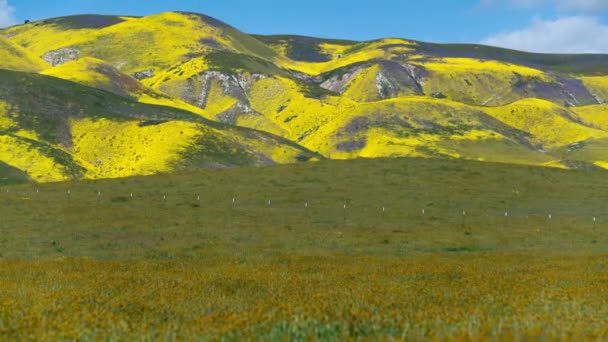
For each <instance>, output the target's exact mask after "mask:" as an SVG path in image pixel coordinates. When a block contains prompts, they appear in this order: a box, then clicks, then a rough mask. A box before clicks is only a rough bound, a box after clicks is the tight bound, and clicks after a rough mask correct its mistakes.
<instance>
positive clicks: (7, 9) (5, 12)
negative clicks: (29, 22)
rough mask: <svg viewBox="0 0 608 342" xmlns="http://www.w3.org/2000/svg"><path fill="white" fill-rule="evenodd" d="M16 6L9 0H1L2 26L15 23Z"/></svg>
mask: <svg viewBox="0 0 608 342" xmlns="http://www.w3.org/2000/svg"><path fill="white" fill-rule="evenodd" d="M14 15H15V8H14V7H12V6H11V5H9V4H8V0H0V27H6V26H11V25H15V24H16V23H17V19H15V16H14Z"/></svg>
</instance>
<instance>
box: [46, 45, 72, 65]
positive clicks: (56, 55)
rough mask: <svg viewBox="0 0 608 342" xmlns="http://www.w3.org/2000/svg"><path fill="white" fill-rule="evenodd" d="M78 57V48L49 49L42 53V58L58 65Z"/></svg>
mask: <svg viewBox="0 0 608 342" xmlns="http://www.w3.org/2000/svg"><path fill="white" fill-rule="evenodd" d="M79 57H80V50H78V49H76V48H73V47H67V48H61V49H57V50H53V51H49V52H47V53H45V54H44V55H42V59H43V60H45V61H46V62H47V63H49V64H50V65H52V66H58V65H62V64H65V63H67V62H71V61H75V60H77V59H78V58H79Z"/></svg>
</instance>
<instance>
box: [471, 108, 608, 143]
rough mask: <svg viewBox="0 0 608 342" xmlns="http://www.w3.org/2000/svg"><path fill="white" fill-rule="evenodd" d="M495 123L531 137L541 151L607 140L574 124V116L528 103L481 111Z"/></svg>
mask: <svg viewBox="0 0 608 342" xmlns="http://www.w3.org/2000/svg"><path fill="white" fill-rule="evenodd" d="M483 110H484V111H485V112H487V113H488V114H490V115H492V116H493V117H495V118H496V119H498V120H500V121H502V122H504V123H506V124H508V125H510V126H512V127H515V128H517V129H519V130H522V131H524V132H528V133H530V134H531V135H532V136H534V141H536V142H537V143H538V144H540V145H542V146H543V147H544V148H555V147H559V146H564V145H569V144H572V143H575V142H579V141H583V140H587V139H597V138H605V137H608V133H607V132H605V131H602V130H599V129H596V128H592V127H589V126H587V125H585V124H584V122H582V121H580V122H578V121H579V120H578V118H577V115H576V114H574V113H573V112H571V111H569V110H567V109H566V108H563V107H559V106H557V105H555V104H553V103H550V102H547V101H543V100H538V99H528V100H522V101H518V102H515V103H513V104H510V105H508V106H503V107H494V108H484V109H483Z"/></svg>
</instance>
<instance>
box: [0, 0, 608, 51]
mask: <svg viewBox="0 0 608 342" xmlns="http://www.w3.org/2000/svg"><path fill="white" fill-rule="evenodd" d="M170 10H186V11H193V12H201V13H205V14H207V15H210V16H213V17H215V18H218V19H220V20H223V21H225V22H227V23H229V24H231V25H233V26H235V27H237V28H239V29H241V30H243V31H245V32H249V33H260V34H278V33H289V34H301V35H310V36H318V37H332V38H345V39H353V40H368V39H374V38H380V37H403V38H410V39H417V40H423V41H432V42H442V43H447V42H468V43H477V42H481V43H486V44H492V45H499V46H506V47H511V48H517V49H522V50H529V51H538V52H607V53H608V39H607V38H605V37H608V0H425V1H418V0H417V1H408V0H375V1H370V0H306V1H297V0H290V1H285V0H282V1H281V0H171V1H167V0H86V1H84V0H59V1H49V0H0V26H7V25H11V24H15V23H19V22H22V21H23V20H25V19H30V20H37V19H43V18H49V17H56V16H63V15H71V14H82V13H99V14H127V15H150V14H154V13H159V12H163V11H170Z"/></svg>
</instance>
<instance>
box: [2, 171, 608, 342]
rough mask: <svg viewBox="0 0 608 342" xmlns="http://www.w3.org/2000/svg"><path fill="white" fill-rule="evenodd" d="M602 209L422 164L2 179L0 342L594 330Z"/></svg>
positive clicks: (592, 191) (584, 196) (492, 177)
mask: <svg viewBox="0 0 608 342" xmlns="http://www.w3.org/2000/svg"><path fill="white" fill-rule="evenodd" d="M131 192H132V193H133V197H131V196H130V193H131ZM165 196H166V197H165ZM232 198H236V201H235V202H236V203H235V204H232ZM269 200H270V205H269V204H268V201H269ZM305 203H308V206H305V205H304V204H305ZM345 203H347V204H348V205H347V208H346V210H345V209H344V206H343V205H344V204H345ZM607 203H608V185H607V184H606V176H605V173H603V172H571V171H561V170H551V169H541V168H529V167H518V166H505V165H501V164H489V163H470V162H462V161H433V160H422V159H420V160H418V159H404V160H369V161H367V160H360V161H347V162H320V163H311V164H306V165H289V166H280V167H270V168H251V169H248V168H244V169H235V170H223V171H205V172H197V173H192V174H182V175H162V176H155V177H144V178H131V179H120V180H108V181H100V182H86V181H84V182H74V183H59V184H45V185H43V186H39V185H32V184H26V185H20V186H5V187H3V188H1V189H0V340H1V341H23V340H26V341H27V340H32V341H56V340H59V341H157V340H164V341H174V340H177V341H181V340H186V341H188V340H222V339H223V340H271V341H284V340H294V341H307V340H311V339H312V340H340V341H341V340H367V339H374V340H375V339H380V340H392V339H395V340H402V339H404V340H414V341H416V340H488V339H489V340H524V341H525V340H538V339H541V340H542V339H544V340H604V339H608V324H606V322H607V321H608V287H606V284H607V283H608V254H607V253H606V251H608V216H606V214H605V213H607V212H608V208H607V207H606V206H607ZM423 205H424V209H425V211H424V214H422V212H421V209H422V208H421V207H422V206H423ZM384 206H386V207H384ZM383 207H384V209H386V210H382V209H383ZM465 209H466V212H465ZM507 210H508V216H505V215H504V214H505V211H507ZM463 212H465V213H466V216H465V215H463ZM549 213H550V214H551V219H549V218H548V214H549ZM594 218H595V219H596V220H593V219H594Z"/></svg>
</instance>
